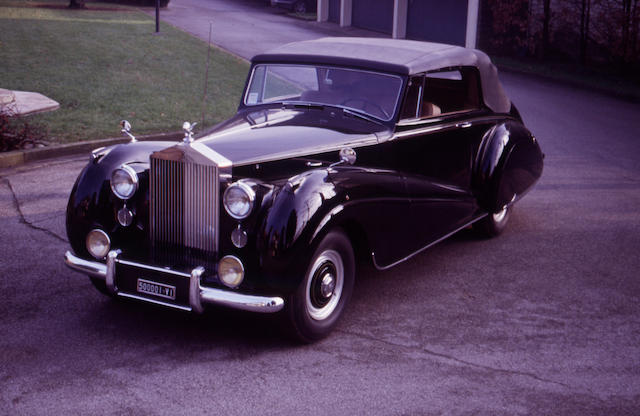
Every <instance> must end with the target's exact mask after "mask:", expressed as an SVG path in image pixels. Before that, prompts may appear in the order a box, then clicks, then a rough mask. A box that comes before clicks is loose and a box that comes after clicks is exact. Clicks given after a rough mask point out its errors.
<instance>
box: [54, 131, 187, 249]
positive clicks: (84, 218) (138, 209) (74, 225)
mask: <svg viewBox="0 0 640 416" xmlns="http://www.w3.org/2000/svg"><path fill="white" fill-rule="evenodd" d="M173 144H175V143H174V142H151V141H149V142H134V143H126V144H119V145H115V146H111V147H108V148H105V149H102V150H100V151H94V153H93V154H92V158H91V160H90V161H89V163H88V164H87V166H85V168H84V169H83V170H82V171H81V172H80V175H78V178H77V179H76V182H75V184H74V186H73V189H72V191H71V195H70V196H69V202H68V204H67V212H66V229H67V236H68V238H69V243H70V244H71V247H72V248H73V250H74V252H75V253H76V254H77V255H79V256H84V257H89V253H87V251H86V248H85V238H86V235H87V233H88V232H89V231H90V230H91V229H92V228H101V229H104V230H105V231H106V232H107V233H108V234H109V235H114V236H116V238H119V237H122V238H121V239H123V240H124V239H125V237H126V236H124V235H120V234H122V233H123V232H125V231H124V230H118V223H117V221H116V214H115V213H116V211H117V210H118V209H119V208H120V207H121V206H122V204H123V202H122V201H120V200H119V199H118V198H117V197H115V196H114V195H113V193H112V192H111V189H110V186H109V181H110V179H111V172H113V170H114V169H115V168H117V167H119V166H121V165H123V164H129V165H130V166H132V167H133V168H134V169H135V170H136V172H138V176H139V179H140V183H139V189H138V192H137V193H136V195H134V197H133V198H132V199H131V200H130V201H127V204H128V206H129V207H130V208H132V209H133V210H134V211H135V213H136V219H137V221H138V222H139V223H140V227H130V230H127V231H126V232H125V233H129V234H131V233H136V234H141V233H142V234H143V228H144V225H145V224H146V219H147V218H148V217H147V215H148V206H147V200H148V198H147V193H148V186H147V183H148V177H147V173H146V172H147V171H148V166H149V155H150V154H151V153H153V152H154V151H157V150H160V149H163V148H166V147H169V146H171V145H173ZM129 237H133V236H129ZM129 239H130V240H131V241H141V240H142V238H129Z"/></svg>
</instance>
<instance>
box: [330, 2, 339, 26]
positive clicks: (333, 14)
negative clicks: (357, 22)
mask: <svg viewBox="0 0 640 416" xmlns="http://www.w3.org/2000/svg"><path fill="white" fill-rule="evenodd" d="M329 21H330V22H333V23H340V0H329Z"/></svg>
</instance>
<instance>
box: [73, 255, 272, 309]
mask: <svg viewBox="0 0 640 416" xmlns="http://www.w3.org/2000/svg"><path fill="white" fill-rule="evenodd" d="M119 254H120V251H119V250H113V251H111V252H109V254H108V256H107V264H103V263H99V262H95V261H88V260H84V259H81V258H80V257H77V256H75V255H74V254H72V253H71V252H70V251H67V252H66V253H65V255H64V261H65V264H66V265H67V266H69V267H70V268H71V269H73V270H75V271H77V272H81V273H84V274H87V275H89V276H92V277H95V278H97V279H101V280H104V282H105V284H106V286H107V289H108V290H109V291H110V292H111V293H113V294H114V295H118V296H122V297H127V298H133V299H137V300H141V301H145V302H150V303H155V304H159V305H163V306H168V307H171V308H176V309H182V310H188V311H193V312H197V313H201V312H202V311H203V310H204V307H203V305H204V304H214V305H221V306H226V307H229V308H233V309H241V310H245V311H250V312H262V313H272V312H278V311H279V310H281V309H282V307H283V306H284V300H283V299H282V298H281V297H277V296H275V297H268V296H254V295H245V294H241V293H236V292H231V291H228V290H224V289H215V288H211V287H205V286H201V285H200V277H201V276H202V274H203V273H204V269H203V268H202V267H196V268H195V269H193V270H192V271H191V273H190V274H186V273H179V272H173V273H174V274H178V275H181V276H183V277H184V278H188V279H189V306H180V305H175V304H171V303H167V302H163V301H156V300H153V299H149V298H146V297H142V296H138V295H135V294H131V293H124V292H120V291H118V288H117V287H116V285H115V265H116V261H120V262H123V263H125V262H124V261H121V260H117V258H118V255H119ZM127 263H129V264H133V263H130V262H127ZM137 265H138V266H140V267H145V268H148V269H155V268H154V267H153V266H147V265H142V264H137ZM158 270H163V269H158ZM163 271H164V270H163Z"/></svg>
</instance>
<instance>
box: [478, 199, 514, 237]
mask: <svg viewBox="0 0 640 416" xmlns="http://www.w3.org/2000/svg"><path fill="white" fill-rule="evenodd" d="M510 215H511V208H510V207H508V206H506V205H505V206H504V207H503V208H502V209H501V210H500V211H498V212H496V213H493V214H489V215H487V216H486V217H485V218H483V219H481V220H480V221H478V222H476V223H474V224H473V229H474V230H476V231H477V232H479V233H480V234H482V235H483V236H485V237H496V236H498V235H500V234H502V232H503V231H504V229H505V228H506V227H507V223H508V222H509V216H510Z"/></svg>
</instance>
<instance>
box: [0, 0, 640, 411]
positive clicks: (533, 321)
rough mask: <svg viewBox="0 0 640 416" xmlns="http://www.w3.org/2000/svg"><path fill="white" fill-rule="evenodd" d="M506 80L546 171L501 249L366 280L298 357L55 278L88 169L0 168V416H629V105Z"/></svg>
mask: <svg viewBox="0 0 640 416" xmlns="http://www.w3.org/2000/svg"><path fill="white" fill-rule="evenodd" d="M186 1H190V0H177V1H176V0H172V3H171V4H172V7H171V9H172V10H173V9H174V8H175V9H178V8H179V7H182V5H184V4H186V3H185V2H186ZM210 3H211V4H222V2H221V1H213V0H210ZM229 7H231V6H229ZM234 7H235V6H234ZM251 7H254V6H251ZM254 9H255V10H258V9H259V8H258V7H254ZM170 12H171V10H170ZM204 13H205V12H200V13H199V14H204ZM257 13H258V12H257V11H256V12H255V15H254V18H255V19H256V20H261V19H260V18H259V14H257ZM228 14H229V15H232V14H234V13H233V12H230V13H228ZM214 18H215V16H214ZM235 18H238V19H240V18H241V17H239V16H236V17H235ZM242 18H243V19H244V18H247V17H246V16H245V17H242ZM271 18H275V17H273V16H272V14H271V13H267V14H266V15H264V16H263V18H262V20H269V19H271ZM277 18H279V19H280V18H283V17H281V16H279V17H277ZM227 19H228V20H231V16H228V17H227ZM287 19H288V18H287ZM297 25H298V23H297V22H296V23H295V26H297ZM250 27H254V28H257V27H261V26H259V25H258V22H257V21H256V22H255V26H250ZM285 27H287V26H286V25H285ZM311 27H313V24H312V25H311ZM244 29H245V33H244V34H245V36H246V37H247V38H248V39H259V38H261V35H260V34H256V32H249V31H248V29H247V27H245V28H244ZM236 30H238V28H236ZM266 30H269V28H268V27H267V28H266ZM280 30H283V32H285V33H288V30H289V29H288V28H287V30H284V29H283V28H281V29H280ZM207 31H208V29H207ZM322 35H324V33H323V34H322ZM238 42H240V43H242V42H241V41H238ZM247 43H251V42H247ZM227 47H229V46H227ZM249 52H250V51H248V50H247V52H246V53H247V54H248V55H250V54H251V53H249ZM242 53H245V52H242ZM248 55H247V56H248ZM502 79H503V81H504V84H505V87H506V90H507V91H508V93H509V95H510V96H511V97H512V98H513V100H514V101H515V102H516V103H517V104H518V107H519V108H520V111H521V112H522V114H523V117H524V119H525V121H526V123H527V125H528V126H529V127H530V128H531V130H532V131H533V132H534V133H535V134H536V136H537V137H538V139H539V140H540V143H541V145H542V148H543V150H544V151H545V153H546V154H547V158H546V161H545V171H544V174H543V177H542V179H541V181H540V183H539V184H538V185H537V186H536V188H535V189H534V190H533V191H532V192H531V193H530V194H528V195H527V196H526V197H525V198H524V199H523V200H522V201H521V202H519V204H518V205H517V206H516V209H515V211H514V212H513V216H512V218H511V222H510V224H509V227H508V229H507V230H506V231H505V233H504V235H502V236H500V237H499V238H496V239H491V240H477V239H476V238H474V236H473V234H471V233H468V232H466V231H465V232H462V233H459V234H458V235H456V236H454V237H453V238H452V239H450V240H448V241H446V242H444V243H442V244H439V245H437V246H435V247H433V248H432V249H430V250H427V251H426V252H425V253H423V254H421V255H418V256H416V257H414V258H412V259H411V260H410V261H408V262H406V263H404V264H402V265H400V266H397V267H395V268H393V269H390V270H388V271H385V272H378V271H375V270H372V269H371V268H364V269H362V270H361V271H360V274H359V276H358V277H359V279H358V281H357V284H356V288H355V293H354V297H353V300H352V303H351V304H350V307H349V308H348V310H347V311H346V314H345V316H344V319H343V320H342V321H341V322H340V325H339V326H338V329H337V331H336V332H335V333H334V334H332V335H331V336H330V337H329V338H328V339H326V340H324V341H322V342H319V343H316V344H314V345H310V346H305V347H297V346H292V345H290V344H288V343H287V342H285V341H283V340H282V339H281V338H280V337H279V335H278V333H277V332H276V331H275V330H274V326H273V324H272V323H271V322H270V321H269V320H268V319H266V318H265V317H256V316H254V315H246V314H240V313H235V312H230V311H225V310H214V311H212V313H210V314H207V315H205V316H193V315H188V314H181V313H177V312H173V311H165V310H160V309H156V308H153V307H148V306H146V305H132V304H129V303H123V302H112V301H110V300H109V299H107V298H105V297H104V296H101V295H100V294H98V293H97V292H96V291H95V290H94V289H93V287H92V286H91V285H90V283H89V282H88V279H86V278H85V277H83V276H80V275H78V274H76V273H73V272H71V271H69V270H67V269H66V268H65V267H64V266H63V264H62V254H63V253H64V251H65V250H66V249H67V243H66V234H65V230H64V210H65V205H66V200H67V198H68V195H69V191H70V189H71V187H72V185H73V182H74V180H75V177H76V175H77V174H78V172H79V171H80V169H82V167H83V166H84V165H85V163H86V162H87V159H88V155H85V156H82V157H76V158H71V159H57V160H52V161H49V162H47V163H45V164H39V165H24V166H20V167H18V168H14V169H9V170H3V171H0V253H1V255H2V258H0V293H1V294H2V297H1V299H2V301H1V302H0V414H28V415H39V414H42V415H45V414H114V415H115V414H159V415H162V414H167V415H175V414H225V415H287V414H296V415H306V414H309V415H315V414H319V413H326V414H332V415H347V414H348V415H360V414H362V415H375V414H380V415H409V414H411V415H413V414H415V415H431V414H446V415H459V414H473V415H538V414H539V415H547V414H554V415H563V416H564V415H579V416H584V415H638V414H640V404H639V403H640V401H639V399H638V398H639V397H640V365H639V361H638V357H640V279H638V270H640V256H639V255H638V248H639V247H640V140H638V131H640V117H638V114H640V105H638V104H632V103H628V102H625V101H621V100H618V99H616V98H612V97H608V96H604V95H600V94H596V93H591V92H589V91H584V90H580V89H575V88H568V87H565V86H563V85H560V84H556V83H551V82H543V81H539V80H537V79H534V78H530V77H525V76H520V75H514V74H502Z"/></svg>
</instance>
